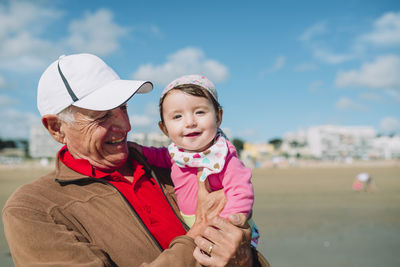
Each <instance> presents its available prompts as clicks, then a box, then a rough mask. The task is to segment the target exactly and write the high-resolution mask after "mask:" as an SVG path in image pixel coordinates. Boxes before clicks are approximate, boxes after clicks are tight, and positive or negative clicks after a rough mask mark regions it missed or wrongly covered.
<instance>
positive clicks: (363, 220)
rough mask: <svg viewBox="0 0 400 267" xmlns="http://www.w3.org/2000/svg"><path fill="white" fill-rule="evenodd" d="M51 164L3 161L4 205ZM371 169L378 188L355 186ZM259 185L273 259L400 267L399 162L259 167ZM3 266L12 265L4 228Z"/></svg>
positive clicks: (264, 234) (285, 264)
mask: <svg viewBox="0 0 400 267" xmlns="http://www.w3.org/2000/svg"><path fill="white" fill-rule="evenodd" d="M48 171H49V169H46V168H24V167H16V168H1V169H0V205H1V207H3V205H4V203H5V201H6V200H7V198H8V197H9V195H10V194H11V193H12V192H13V191H14V190H15V189H16V188H17V187H18V186H19V185H21V184H23V183H27V182H29V181H31V180H33V178H37V177H39V176H40V175H42V174H44V173H47V172H48ZM365 171H367V172H369V173H370V174H371V175H372V177H373V179H374V182H375V184H376V187H377V191H375V192H354V191H353V190H352V184H353V181H354V179H355V177H356V175H357V174H358V173H359V172H365ZM253 184H254V190H255V196H256V200H255V206H254V219H255V221H256V223H257V225H258V227H259V230H260V233H261V239H260V243H259V250H260V251H262V253H263V254H264V255H265V256H266V258H267V259H268V260H269V261H270V263H271V265H272V266H274V267H292V266H296V267H303V266H304V267H306V266H307V267H314V266H315V267H320V266H321V267H330V266H332V267H333V266H335V267H336V266H346V267H347V266H349V267H351V266H362V267H372V266H385V267H392V266H393V267H395V266H396V267H397V266H400V258H399V257H398V255H397V254H398V252H399V251H400V167H399V166H398V165H383V166H367V165H363V166H356V167H351V166H346V167H340V166H335V167H326V166H323V167H318V168H281V169H279V168H277V169H256V170H254V172H253ZM2 226H3V225H2V222H1V227H2ZM0 266H4V267H7V266H13V263H12V260H11V257H10V254H9V250H8V246H7V243H6V240H5V237H4V233H3V231H1V233H0Z"/></svg>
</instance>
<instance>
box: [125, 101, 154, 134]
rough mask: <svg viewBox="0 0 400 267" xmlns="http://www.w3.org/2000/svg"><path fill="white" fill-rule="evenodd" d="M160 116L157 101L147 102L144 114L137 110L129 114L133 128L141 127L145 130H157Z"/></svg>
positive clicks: (140, 128) (141, 129)
mask: <svg viewBox="0 0 400 267" xmlns="http://www.w3.org/2000/svg"><path fill="white" fill-rule="evenodd" d="M159 117H160V115H159V111H158V104H155V103H147V104H146V106H145V108H144V113H142V114H140V113H139V112H136V111H133V112H131V113H130V114H129V118H130V122H131V125H132V129H133V130H135V129H136V130H137V129H139V130H140V131H143V132H151V131H155V130H157V129H158V124H157V123H158V121H159V120H160V119H159Z"/></svg>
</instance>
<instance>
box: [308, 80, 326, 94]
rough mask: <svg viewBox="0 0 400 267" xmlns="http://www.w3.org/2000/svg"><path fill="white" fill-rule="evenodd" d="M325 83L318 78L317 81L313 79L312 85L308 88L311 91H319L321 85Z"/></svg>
mask: <svg viewBox="0 0 400 267" xmlns="http://www.w3.org/2000/svg"><path fill="white" fill-rule="evenodd" d="M323 85H324V82H323V81H320V80H317V81H313V82H312V83H311V84H310V87H309V88H308V90H309V91H311V92H317V91H319V90H320V89H321V87H322V86H323Z"/></svg>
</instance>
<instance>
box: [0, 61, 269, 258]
mask: <svg viewBox="0 0 400 267" xmlns="http://www.w3.org/2000/svg"><path fill="white" fill-rule="evenodd" d="M151 90H152V84H151V83H150V82H148V81H134V80H121V79H120V78H119V76H118V75H117V74H116V73H115V72H114V71H113V70H112V69H111V68H110V67H109V66H108V65H107V64H105V63H104V61H102V60H101V59H100V58H98V57H97V56H95V55H92V54H74V55H69V56H61V57H60V58H59V59H58V60H56V61H55V62H53V63H52V64H51V65H50V66H49V67H48V68H47V69H46V70H45V72H44V73H43V74H42V76H41V78H40V81H39V85H38V96H37V105H38V109H39V112H40V114H41V116H42V123H43V125H44V127H45V128H46V129H47V130H48V132H49V133H50V135H51V136H52V137H53V138H54V139H55V140H56V141H58V142H60V143H62V144H64V146H63V147H62V148H61V149H60V151H59V152H58V155H57V157H56V163H55V169H54V171H53V172H51V173H49V174H48V175H46V176H44V177H41V178H39V179H37V180H35V181H33V182H31V183H30V184H26V185H23V186H22V187H20V188H19V189H17V190H16V192H14V193H13V195H12V196H11V197H10V198H9V199H8V201H7V203H6V205H5V207H4V209H3V214H2V215H3V223H4V232H5V235H6V238H7V241H8V243H9V247H10V252H11V255H12V257H13V260H14V263H15V266H200V265H206V266H225V265H231V266H252V265H253V266H269V265H268V262H267V261H266V260H265V259H264V258H263V256H262V255H261V254H260V253H258V252H257V251H256V250H255V249H250V246H249V243H250V236H251V233H250V232H251V231H250V229H249V227H248V225H246V223H245V217H244V215H243V214H234V215H232V216H230V217H229V220H225V219H222V218H220V217H218V216H211V215H210V214H218V212H219V211H220V210H221V209H222V208H223V205H224V198H223V194H219V195H218V194H214V193H218V192H213V193H211V194H209V193H208V192H206V190H204V189H200V188H199V198H198V212H197V213H196V215H197V216H198V217H197V218H196V221H195V223H194V225H193V227H192V228H191V229H190V230H188V229H187V228H185V225H184V224H183V223H182V222H181V216H180V211H179V209H178V207H177V205H176V201H175V199H176V196H175V194H174V190H173V186H172V182H171V179H170V176H169V174H170V170H169V169H163V168H158V167H155V166H153V165H150V164H148V163H147V160H146V158H145V157H144V156H143V155H141V154H140V153H139V152H138V151H136V150H134V149H129V148H128V143H127V134H128V132H129V131H130V130H131V126H130V123H129V118H128V114H127V104H126V103H127V101H128V100H129V99H130V98H131V97H132V96H133V95H134V94H135V93H146V92H149V91H151ZM221 196H222V197H221ZM203 211H206V212H203ZM204 239H207V240H210V241H211V242H213V244H215V246H220V247H224V250H216V251H212V249H209V246H208V244H207V243H205V242H203V241H204ZM195 250H197V251H208V252H210V253H209V255H208V256H207V257H203V256H204V255H203V254H201V256H198V255H197V254H196V253H195Z"/></svg>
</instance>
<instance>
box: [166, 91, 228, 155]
mask: <svg viewBox="0 0 400 267" xmlns="http://www.w3.org/2000/svg"><path fill="white" fill-rule="evenodd" d="M162 109H163V114H164V116H163V117H164V124H161V123H160V128H161V130H162V131H163V132H164V133H165V134H166V135H167V136H168V137H169V138H170V139H171V140H172V141H173V142H174V143H175V144H176V145H177V146H178V147H179V148H182V149H184V150H185V151H192V152H200V151H203V150H205V149H206V148H208V147H209V146H210V144H211V141H212V140H213V139H214V137H215V135H216V133H217V129H218V127H219V126H220V124H221V119H222V111H221V110H220V111H218V112H216V111H215V108H214V106H213V104H212V102H211V101H210V100H209V99H207V98H205V97H199V96H193V95H190V94H187V93H185V92H183V91H181V90H171V91H170V92H169V93H168V95H167V96H166V97H165V99H164V102H163V106H162Z"/></svg>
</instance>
